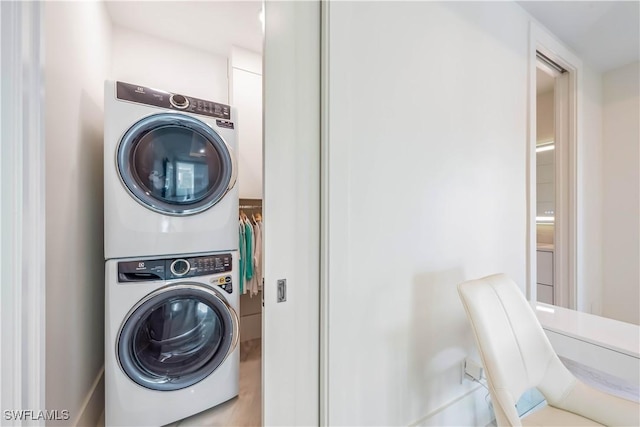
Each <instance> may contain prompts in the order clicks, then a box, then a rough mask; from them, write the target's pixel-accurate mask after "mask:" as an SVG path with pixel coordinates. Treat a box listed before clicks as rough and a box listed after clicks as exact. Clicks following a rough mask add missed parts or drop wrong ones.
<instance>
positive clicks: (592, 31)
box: [517, 0, 640, 72]
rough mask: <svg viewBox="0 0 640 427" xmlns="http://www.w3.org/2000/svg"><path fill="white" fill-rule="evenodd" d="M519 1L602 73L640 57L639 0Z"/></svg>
mask: <svg viewBox="0 0 640 427" xmlns="http://www.w3.org/2000/svg"><path fill="white" fill-rule="evenodd" d="M517 3H518V4H520V6H522V7H523V8H524V9H525V10H527V11H528V12H529V13H530V14H531V15H532V16H533V17H534V18H536V19H537V20H538V21H539V22H540V23H541V24H543V25H544V26H545V27H547V29H549V31H551V32H552V33H553V34H555V35H556V36H557V37H558V38H559V39H560V40H562V41H563V42H564V43H565V44H566V45H567V46H568V47H569V48H571V49H572V50H573V51H574V52H575V53H576V54H578V56H580V57H581V58H582V59H583V61H585V62H586V63H587V64H588V65H590V66H591V67H593V68H595V69H596V70H598V71H600V72H605V71H609V70H612V69H615V68H618V67H621V66H623V65H626V64H629V63H631V62H636V61H638V60H639V58H640V2H639V1H637V0H636V1H519V2H517Z"/></svg>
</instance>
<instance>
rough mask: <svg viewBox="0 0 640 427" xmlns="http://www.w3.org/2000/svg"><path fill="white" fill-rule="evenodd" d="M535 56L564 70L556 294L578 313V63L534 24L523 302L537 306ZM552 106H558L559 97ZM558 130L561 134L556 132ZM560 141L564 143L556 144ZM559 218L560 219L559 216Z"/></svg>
mask: <svg viewBox="0 0 640 427" xmlns="http://www.w3.org/2000/svg"><path fill="white" fill-rule="evenodd" d="M536 52H541V53H543V54H544V55H545V56H546V57H547V58H549V59H551V60H552V61H553V62H555V63H557V64H558V65H560V66H562V68H564V69H565V70H567V73H566V74H567V80H568V81H567V86H568V87H567V93H566V104H564V103H563V108H562V111H560V114H562V116H563V120H562V122H561V123H560V124H559V123H557V121H558V118H559V112H558V111H556V115H555V116H556V125H555V131H554V133H555V138H556V141H555V143H556V169H555V170H556V185H555V188H556V196H555V200H556V206H555V211H556V212H555V217H556V220H555V237H554V239H555V240H554V243H557V248H555V250H554V294H555V297H556V298H557V299H556V300H555V302H556V305H561V306H564V307H567V308H570V309H574V310H575V309H579V308H580V303H579V301H580V299H581V298H580V294H581V293H582V292H581V291H582V290H581V289H579V287H580V284H581V283H582V277H581V274H580V268H579V266H580V255H581V252H580V246H579V243H580V242H579V237H580V235H579V232H578V230H580V225H581V224H582V218H581V215H580V211H579V210H578V206H580V201H581V194H580V193H579V191H578V182H579V180H580V174H581V170H580V168H579V165H580V155H581V152H580V149H579V147H580V146H581V141H582V135H581V134H580V132H579V124H580V123H582V105H581V99H580V96H581V93H582V73H583V68H582V61H581V60H580V59H579V58H578V57H577V56H576V55H575V54H573V52H571V51H570V50H569V49H568V48H567V47H566V46H564V45H563V44H562V43H561V42H559V41H558V40H557V39H556V38H555V37H554V36H553V35H552V34H551V33H549V32H548V31H547V30H546V29H544V28H543V27H542V26H541V25H539V24H538V23H536V22H534V21H531V23H530V27H529V88H528V89H529V115H528V116H529V117H528V119H529V120H528V138H527V160H526V161H527V239H526V244H527V247H526V256H527V261H526V271H527V285H526V286H527V298H528V299H529V301H530V302H531V303H533V304H535V303H536V302H537V289H536V288H537V287H536V283H537V272H536V265H537V261H536V255H537V247H536V240H537V239H536V197H535V194H536V77H535V76H536V65H537V62H538V59H537V56H536ZM554 104H555V105H556V106H558V98H557V97H556V101H554ZM559 128H560V129H559ZM558 137H561V138H562V140H557V138H558ZM558 158H559V160H558ZM558 214H559V215H558ZM559 283H565V284H566V288H567V290H568V292H564V293H563V292H559V291H558V290H557V287H556V286H555V285H558V284H559Z"/></svg>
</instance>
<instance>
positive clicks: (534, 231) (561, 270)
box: [529, 46, 577, 309]
mask: <svg viewBox="0 0 640 427" xmlns="http://www.w3.org/2000/svg"><path fill="white" fill-rule="evenodd" d="M533 63H534V66H535V73H534V76H535V77H534V88H533V89H534V97H533V100H534V101H533V104H534V105H533V106H532V112H533V111H535V116H534V117H535V122H534V123H532V136H531V151H530V153H531V157H530V165H529V167H530V179H531V182H532V185H531V186H530V190H529V191H530V194H529V201H530V215H531V217H530V220H529V224H530V226H531V230H530V236H532V240H533V244H532V249H531V255H532V256H530V258H529V262H530V269H529V272H530V297H531V299H532V300H533V301H535V302H542V303H546V304H551V305H556V306H561V307H565V308H570V309H575V308H576V307H577V289H576V286H577V285H576V283H577V278H576V276H577V274H576V265H577V262H576V254H577V250H576V248H577V245H576V236H577V233H576V224H577V211H576V206H577V204H576V145H577V144H576V123H577V103H576V93H577V91H576V87H577V79H576V73H575V67H572V66H571V64H570V63H569V62H568V61H566V60H565V59H564V58H563V57H561V56H559V55H557V54H553V53H551V51H549V50H547V49H545V48H543V47H540V46H538V48H537V49H536V50H535V58H534V59H533ZM534 285H535V286H534Z"/></svg>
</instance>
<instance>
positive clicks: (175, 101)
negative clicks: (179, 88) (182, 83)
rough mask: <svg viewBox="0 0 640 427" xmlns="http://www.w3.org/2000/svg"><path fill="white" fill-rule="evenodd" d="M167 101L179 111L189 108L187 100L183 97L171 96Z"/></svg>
mask: <svg viewBox="0 0 640 427" xmlns="http://www.w3.org/2000/svg"><path fill="white" fill-rule="evenodd" d="M169 101H170V102H171V105H173V106H174V107H176V108H179V109H181V110H184V109H185V108H187V107H188V106H189V100H188V99H187V97H186V96H183V95H178V94H173V95H171V97H170V98H169Z"/></svg>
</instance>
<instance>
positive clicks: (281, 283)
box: [278, 279, 287, 302]
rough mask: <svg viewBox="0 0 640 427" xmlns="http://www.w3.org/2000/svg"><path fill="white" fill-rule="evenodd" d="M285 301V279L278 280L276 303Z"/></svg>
mask: <svg viewBox="0 0 640 427" xmlns="http://www.w3.org/2000/svg"><path fill="white" fill-rule="evenodd" d="M286 300H287V279H279V280H278V302H285V301H286Z"/></svg>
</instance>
